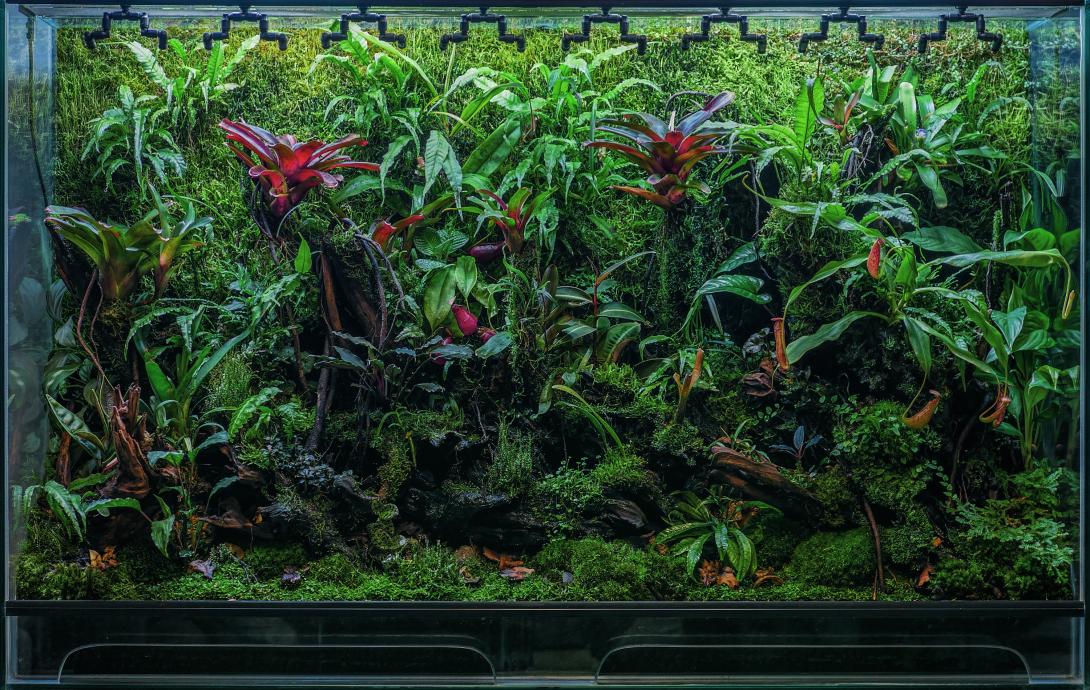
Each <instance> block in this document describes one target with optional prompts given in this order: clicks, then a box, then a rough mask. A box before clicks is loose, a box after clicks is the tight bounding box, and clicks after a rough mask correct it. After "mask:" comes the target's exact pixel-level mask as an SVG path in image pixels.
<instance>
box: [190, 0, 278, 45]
mask: <svg viewBox="0 0 1090 690" xmlns="http://www.w3.org/2000/svg"><path fill="white" fill-rule="evenodd" d="M251 7H253V5H251V4H249V3H246V4H243V5H239V11H238V12H225V13H224V15H223V19H221V20H220V30H219V31H209V32H207V33H205V34H204V49H205V50H212V42H213V41H225V40H227V37H228V36H230V35H231V25H232V24H234V23H236V22H251V23H256V24H257V28H258V31H260V32H261V40H262V41H274V42H275V43H276V45H277V46H278V47H279V48H280V50H287V49H288V35H287V34H284V33H279V32H277V31H269V16H268V15H267V14H265V13H264V12H251V11H250V8H251Z"/></svg>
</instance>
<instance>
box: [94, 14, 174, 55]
mask: <svg viewBox="0 0 1090 690" xmlns="http://www.w3.org/2000/svg"><path fill="white" fill-rule="evenodd" d="M130 7H131V5H122V6H121V9H120V10H119V11H114V12H103V13H102V28H101V29H96V30H95V31H87V32H85V33H84V34H83V42H84V44H86V45H87V48H88V49H90V50H94V49H95V43H97V42H98V41H101V40H103V39H105V38H109V37H110V25H111V24H113V23H114V22H140V35H141V36H143V37H145V38H154V39H156V40H157V41H158V45H159V50H163V49H165V48H166V47H167V32H166V30H165V29H153V28H151V19H149V18H148V13H147V12H132V11H130V10H129V8H130Z"/></svg>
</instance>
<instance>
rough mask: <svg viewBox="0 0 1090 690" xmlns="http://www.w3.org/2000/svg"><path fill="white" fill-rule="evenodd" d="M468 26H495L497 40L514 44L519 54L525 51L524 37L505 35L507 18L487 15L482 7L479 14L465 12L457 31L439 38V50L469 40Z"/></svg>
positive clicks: (486, 9) (486, 10)
mask: <svg viewBox="0 0 1090 690" xmlns="http://www.w3.org/2000/svg"><path fill="white" fill-rule="evenodd" d="M470 24H495V25H496V31H497V32H498V33H499V35H498V36H497V38H499V39H500V40H501V41H503V42H504V43H514V44H515V47H516V48H517V49H518V51H519V52H520V53H521V52H523V51H524V50H526V37H525V36H516V35H515V34H509V33H507V17H505V16H504V15H502V14H489V13H488V8H487V7H484V6H482V7H481V11H480V12H467V13H466V14H463V15H462V21H461V23H460V24H459V25H458V31H457V32H455V33H451V34H443V35H442V36H441V37H440V38H439V50H446V49H447V46H449V45H450V44H451V43H461V42H463V41H468V40H469V25H470Z"/></svg>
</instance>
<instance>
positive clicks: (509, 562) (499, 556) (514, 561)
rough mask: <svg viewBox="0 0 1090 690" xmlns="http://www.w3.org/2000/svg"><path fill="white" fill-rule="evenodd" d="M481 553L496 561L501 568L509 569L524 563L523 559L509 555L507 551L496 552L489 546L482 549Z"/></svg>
mask: <svg viewBox="0 0 1090 690" xmlns="http://www.w3.org/2000/svg"><path fill="white" fill-rule="evenodd" d="M481 554H482V555H483V556H484V557H485V558H487V559H488V560H490V561H495V562H496V564H497V565H498V567H499V569H500V570H508V569H510V568H515V567H517V566H520V565H522V561H521V560H520V559H518V558H515V557H514V556H509V555H507V554H505V553H496V552H495V551H493V550H492V549H490V548H488V547H487V546H486V547H485V548H484V549H483V550H482V551H481Z"/></svg>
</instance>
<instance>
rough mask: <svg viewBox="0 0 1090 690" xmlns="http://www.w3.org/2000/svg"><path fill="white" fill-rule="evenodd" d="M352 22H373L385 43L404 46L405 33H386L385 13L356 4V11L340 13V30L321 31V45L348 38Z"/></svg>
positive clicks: (328, 44)
mask: <svg viewBox="0 0 1090 690" xmlns="http://www.w3.org/2000/svg"><path fill="white" fill-rule="evenodd" d="M352 23H356V24H374V25H375V28H376V29H378V37H379V39H380V40H383V41H386V42H387V43H396V44H397V45H399V46H401V47H402V48H404V47H405V35H404V34H391V33H388V32H387V31H386V15H385V14H377V13H375V12H369V11H368V9H367V5H358V6H357V11H355V12H346V13H345V14H342V15H341V29H340V31H335V32H334V31H324V32H322V47H323V48H329V46H331V45H333V43H334V42H335V41H343V40H344V39H346V38H348V28H349V24H352Z"/></svg>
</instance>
